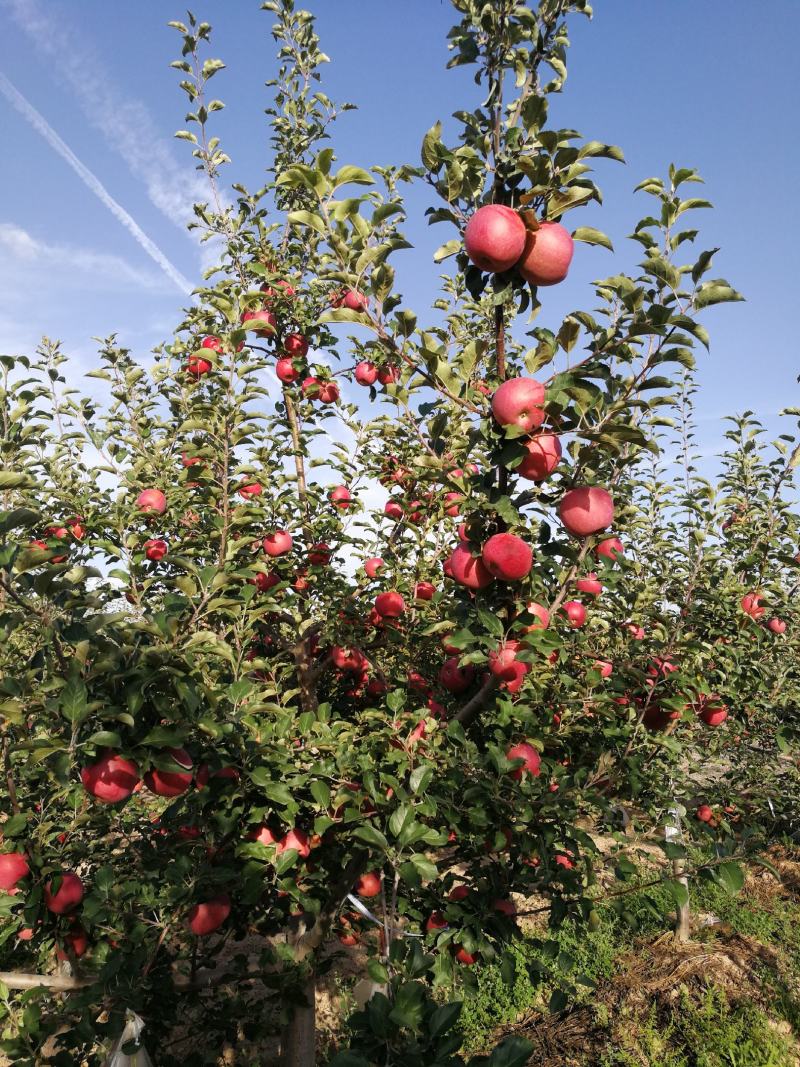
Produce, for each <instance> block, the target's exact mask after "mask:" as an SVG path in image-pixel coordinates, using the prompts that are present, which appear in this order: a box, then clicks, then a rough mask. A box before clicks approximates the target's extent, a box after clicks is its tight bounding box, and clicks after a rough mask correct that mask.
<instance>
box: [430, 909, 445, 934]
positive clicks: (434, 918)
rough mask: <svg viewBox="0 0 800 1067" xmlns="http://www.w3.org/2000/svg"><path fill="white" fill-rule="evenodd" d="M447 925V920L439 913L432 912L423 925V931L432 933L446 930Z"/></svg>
mask: <svg viewBox="0 0 800 1067" xmlns="http://www.w3.org/2000/svg"><path fill="white" fill-rule="evenodd" d="M448 925H449V924H448V922H447V919H445V917H444V915H442V913H441V912H440V911H432V912H431V913H430V915H429V916H428V919H427V921H426V923H425V930H426V931H427V933H432V931H434V930H446V929H447V927H448Z"/></svg>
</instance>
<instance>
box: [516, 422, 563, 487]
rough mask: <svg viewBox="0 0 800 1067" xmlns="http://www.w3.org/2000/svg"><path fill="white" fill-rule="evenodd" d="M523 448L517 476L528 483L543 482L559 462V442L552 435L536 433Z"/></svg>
mask: <svg viewBox="0 0 800 1067" xmlns="http://www.w3.org/2000/svg"><path fill="white" fill-rule="evenodd" d="M524 447H525V455H524V456H523V457H522V462H521V463H520V465H519V466H518V467H517V474H518V475H519V476H520V478H525V479H527V480H528V481H529V482H543V481H544V480H545V478H549V477H550V475H551V474H552V473H553V471H554V470H555V469H556V467H557V466H558V464H559V463H560V462H561V441H560V439H559V438H558V437H557V436H556V435H555V434H554V433H538V434H536V436H535V437H531V438H530V440H528V441H526V442H525V445H524Z"/></svg>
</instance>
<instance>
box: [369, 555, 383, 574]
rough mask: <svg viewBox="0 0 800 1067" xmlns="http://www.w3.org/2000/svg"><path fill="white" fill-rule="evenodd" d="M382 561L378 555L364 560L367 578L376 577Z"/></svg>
mask: <svg viewBox="0 0 800 1067" xmlns="http://www.w3.org/2000/svg"><path fill="white" fill-rule="evenodd" d="M383 565H384V563H383V560H382V559H381V557H380V556H371V557H370V558H369V559H367V560H365V561H364V573H365V574H366V576H367V577H368V578H377V577H378V572H379V571H380V570H381V568H382V567H383Z"/></svg>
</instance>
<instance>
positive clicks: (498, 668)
mask: <svg viewBox="0 0 800 1067" xmlns="http://www.w3.org/2000/svg"><path fill="white" fill-rule="evenodd" d="M519 647H520V643H519V641H505V642H504V643H503V644H501V645H500V646H499V648H497V649H494V650H493V651H492V652H490V653H489V670H490V671H491V672H492V674H493V675H494V676H495V678H500V679H501V680H502V681H504V682H508V681H513V680H514V679H515V678H516V673H517V672H516V667H517V664H518V661H517V652H518V651H519ZM519 665H520V666H522V667H527V666H528V665H527V664H526V663H523V664H519Z"/></svg>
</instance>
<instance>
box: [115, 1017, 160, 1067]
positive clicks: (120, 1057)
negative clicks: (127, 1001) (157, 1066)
mask: <svg viewBox="0 0 800 1067" xmlns="http://www.w3.org/2000/svg"><path fill="white" fill-rule="evenodd" d="M126 1017H127V1022H126V1023H125V1029H124V1030H123V1031H122V1033H121V1034H120V1036H119V1039H118V1041H117V1043H116V1045H114V1047H113V1048H112V1050H111V1055H110V1056H109V1057H108V1059H107V1060H106V1062H105V1064H104V1067H153V1061H152V1060H151V1059H150V1057H149V1056H148V1055H147V1050H146V1049H145V1048H143V1047H142V1044H141V1040H142V1030H144V1020H143V1019H140V1018H139V1016H138V1015H137V1014H136V1012H133V1011H128V1012H127V1013H126ZM129 1041H135V1042H136V1044H137V1045H138V1046H139V1049H138V1051H137V1052H134V1053H133V1055H131V1056H129V1055H128V1054H127V1053H126V1052H123V1051H122V1049H123V1048H124V1047H125V1045H127V1044H128V1042H129Z"/></svg>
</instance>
